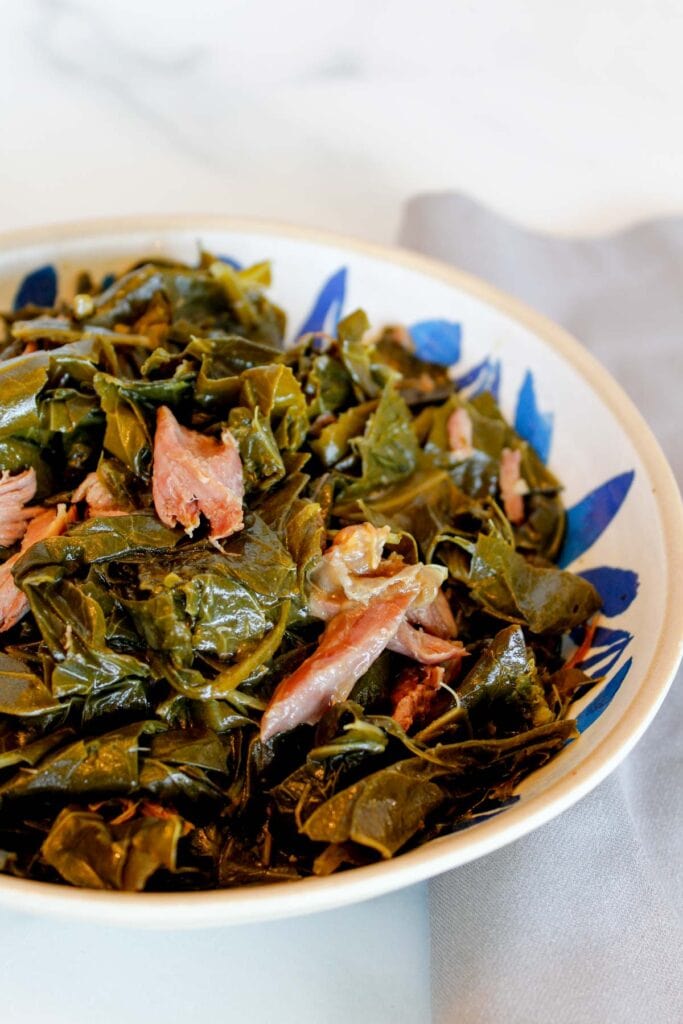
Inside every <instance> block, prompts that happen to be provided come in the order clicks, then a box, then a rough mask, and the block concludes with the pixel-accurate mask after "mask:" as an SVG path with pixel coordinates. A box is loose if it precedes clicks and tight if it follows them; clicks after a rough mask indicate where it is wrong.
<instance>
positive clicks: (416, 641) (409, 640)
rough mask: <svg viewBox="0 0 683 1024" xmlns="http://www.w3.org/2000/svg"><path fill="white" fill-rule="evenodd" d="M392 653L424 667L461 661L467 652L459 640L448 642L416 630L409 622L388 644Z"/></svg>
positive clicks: (404, 623)
mask: <svg viewBox="0 0 683 1024" xmlns="http://www.w3.org/2000/svg"><path fill="white" fill-rule="evenodd" d="M387 647H388V648H389V650H390V651H395V652H396V653H397V654H403V655H405V657H407V658H412V659H413V661H419V662H420V664H422V665H439V664H441V663H442V662H444V661H454V660H455V659H456V658H457V659H458V661H460V660H461V659H462V658H464V657H465V655H466V653H467V652H466V650H465V648H464V647H463V645H462V644H461V642H460V641H459V640H446V639H444V638H443V637H440V636H433V635H432V634H431V633H425V632H424V630H421V629H415V627H414V626H411V625H410V623H409V622H406V621H403V622H402V623H401V625H400V626H399V628H398V629H397V630H396V635H395V636H394V637H393V639H392V640H391V641H390V643H388V644H387Z"/></svg>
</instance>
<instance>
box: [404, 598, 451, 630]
mask: <svg viewBox="0 0 683 1024" xmlns="http://www.w3.org/2000/svg"><path fill="white" fill-rule="evenodd" d="M407 618H408V621H409V622H413V623H415V624H416V625H418V626H422V627H423V629H426V630H427V632H428V633H433V634H434V636H440V637H442V638H443V639H444V640H450V639H451V637H454V636H455V635H456V633H457V632H458V627H457V625H456V623H455V619H454V617H453V612H452V611H451V606H450V605H449V603H448V600H447V598H446V595H445V594H444V592H443V590H439V592H438V593H437V595H436V597H435V598H434V600H433V601H432V603H431V604H428V605H427V606H426V607H419V608H411V609H410V610H409V611H408V616H407Z"/></svg>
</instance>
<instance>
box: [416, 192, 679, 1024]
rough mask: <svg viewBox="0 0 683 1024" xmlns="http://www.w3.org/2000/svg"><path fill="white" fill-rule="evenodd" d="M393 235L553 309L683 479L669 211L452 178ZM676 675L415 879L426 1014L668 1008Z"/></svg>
mask: <svg viewBox="0 0 683 1024" xmlns="http://www.w3.org/2000/svg"><path fill="white" fill-rule="evenodd" d="M400 240H401V243H402V244H403V245H404V246H407V247H409V248H413V249H418V250H420V251H421V252H424V253H427V254H428V255H430V256H436V257H438V258H440V259H442V260H445V261H447V262H449V263H453V264H455V265H456V266H458V267H460V268H461V269H463V270H466V271H469V272H470V273H473V274H477V275H479V276H480V277H483V278H485V279H486V280H488V281H491V282H492V283H493V284H495V285H497V286H499V287H500V288H502V289H504V290H505V291H508V292H511V293H513V294H514V295H516V296H518V297H519V298H521V299H523V300H525V301H526V302H528V303H529V304H530V305H532V306H535V307H536V308H537V309H540V310H541V311H542V312H544V313H546V314H547V315H548V316H550V317H552V318H553V319H554V320H557V321H558V322H559V323H561V324H562V325H563V326H564V327H566V328H567V329H568V330H570V331H571V332H572V333H573V334H575V335H576V336H577V337H578V338H580V339H581V341H582V342H583V343H584V344H585V345H586V346H587V347H588V348H589V349H590V350H591V351H592V352H593V353H594V354H595V355H596V356H597V357H598V358H599V359H600V360H601V362H602V363H603V364H604V365H605V366H607V367H608V369H609V370H610V371H611V372H612V373H613V374H614V376H615V377H616V379H617V380H618V381H619V382H620V383H621V384H622V385H623V387H624V388H625V389H626V391H628V392H629V393H630V394H631V396H632V398H633V399H634V400H635V402H636V404H637V405H638V407H639V408H640V410H641V412H642V413H643V415H644V416H645V419H646V420H647V421H648V422H649V423H650V425H651V426H652V428H653V430H654V432H655V433H656V434H657V435H658V437H659V440H660V442H661V443H662V445H663V447H664V449H665V451H666V453H667V455H668V457H669V459H670V461H671V464H672V466H673V468H674V472H675V473H676V474H677V476H678V479H679V482H680V480H681V479H682V478H683V445H682V444H681V441H682V440H683V431H682V429H681V428H682V426H683V418H682V415H681V397H680V394H681V387H682V386H683V218H672V219H664V220H660V221H655V222H651V223H648V224H642V225H639V226H637V227H634V228H631V229H629V230H626V231H623V232H621V233H619V234H616V235H612V236H610V237H607V238H591V239H581V240H574V239H566V238H555V237H551V236H549V235H542V234H535V233H533V232H530V231H526V230H524V229H523V228H521V227H518V226H516V225H513V224H511V223H510V222H509V221H506V220H504V219H503V218H501V217H499V216H497V215H496V214H494V213H492V212H491V211H489V210H487V209H484V208H482V207H481V206H480V205H478V204H477V203H475V202H473V201H472V200H470V199H467V198H465V197H463V196H460V195H453V194H446V195H429V196H423V197H418V198H416V199H414V200H412V201H411V202H410V203H409V205H408V207H407V210H406V214H405V219H404V223H403V227H402V231H401V239H400ZM682 721H683V677H682V675H681V673H679V677H678V679H677V680H676V681H675V683H674V686H673V688H672V690H671V692H670V694H669V696H668V697H667V699H666V701H665V702H664V705H663V706H662V708H661V710H660V712H659V714H658V716H657V718H656V719H655V722H654V723H653V725H652V726H651V728H650V729H649V731H648V732H647V733H646V735H645V737H644V738H643V739H642V740H641V742H640V743H639V744H638V746H637V747H636V749H635V750H634V751H633V752H632V753H631V754H630V756H629V757H628V758H627V759H626V761H625V762H624V764H623V765H622V766H621V767H620V768H619V769H618V770H617V771H616V772H615V773H614V774H613V775H612V776H611V777H610V778H609V779H607V780H606V781H605V782H604V783H602V785H601V786H599V787H598V789H597V790H596V791H595V792H593V793H592V794H591V795H590V796H588V797H586V798H585V799H584V800H582V801H581V802H580V803H579V804H578V805H577V806H575V807H573V808H571V810H569V811H567V812H566V813H565V814H563V815H562V816H561V817H559V818H557V819H555V820H554V821H552V822H550V823H549V824H547V825H545V826H544V827H542V828H540V829H538V830H537V831H536V832H534V833H532V834H531V835H529V836H526V837H525V838H523V839H520V840H518V841H517V842H516V843H513V844H512V845H510V846H507V847H505V848H504V849H502V850H499V851H497V852H496V853H493V854H491V855H490V856H488V857H485V858H484V859H482V860H479V861H475V862H474V863H472V864H469V865H466V866H465V867H462V868H458V869H457V870H456V871H453V872H450V873H449V874H446V875H442V876H441V877H440V878H437V879H436V880H435V881H433V882H432V883H431V884H430V915H431V942H432V1003H433V1018H434V1024H455V1022H457V1024H549V1022H550V1021H552V1022H553V1024H593V1022H595V1024H618V1022H619V1024H621V1022H622V1021H628V1022H629V1024H680V1022H681V1021H683V985H682V980H681V979H682V977H683V974H682V969H681V963H682V956H681V953H682V950H683V856H682V853H683V813H682V812H683V771H681V767H682V765H681V762H682V761H683V757H682V749H681V748H682V745H683V744H682V733H681V722H682Z"/></svg>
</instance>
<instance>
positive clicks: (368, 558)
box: [309, 523, 464, 664]
mask: <svg viewBox="0 0 683 1024" xmlns="http://www.w3.org/2000/svg"><path fill="white" fill-rule="evenodd" d="M389 534H390V530H389V527H386V526H383V527H375V526H373V525H372V524H371V523H359V524H357V525H354V526H347V527H344V529H342V530H340V531H339V533H338V534H337V536H336V537H335V539H334V541H333V543H332V545H331V547H330V548H328V550H327V551H326V552H325V554H324V555H323V557H322V559H321V560H320V563H319V564H318V566H317V567H316V569H315V570H314V572H313V573H312V574H311V591H310V596H309V611H310V613H311V614H312V615H314V616H315V617H316V618H320V619H323V620H324V621H329V620H330V619H331V618H332V617H333V616H334V615H337V614H339V612H340V611H343V610H346V609H349V608H351V607H353V605H354V603H361V604H366V603H367V602H368V601H369V600H370V599H371V598H373V597H376V596H378V595H380V594H381V593H383V592H385V591H387V590H389V589H391V590H392V591H395V590H396V589H397V588H399V587H410V588H411V589H414V593H415V597H414V599H413V601H412V603H411V605H410V607H409V608H408V610H407V612H406V616H405V618H406V621H404V622H402V623H401V625H400V626H399V629H398V630H397V633H396V635H395V636H394V637H393V639H392V640H391V641H390V642H389V644H388V645H387V646H388V647H389V649H390V650H392V651H396V652H398V653H399V654H404V655H406V656H407V657H410V658H413V659H414V660H416V661H420V662H422V663H423V664H434V663H437V662H441V661H448V660H451V659H454V658H460V657H462V656H463V654H464V649H463V647H462V644H460V643H459V642H457V641H454V640H452V637H453V636H454V635H455V633H456V625H455V620H454V618H453V613H452V612H451V609H450V606H449V604H448V601H447V600H446V596H445V595H444V593H443V592H442V590H441V585H442V583H443V581H444V578H445V577H446V575H447V573H446V570H445V568H443V567H442V566H437V565H424V564H423V563H421V562H418V563H416V564H414V565H406V564H405V563H404V562H403V559H402V558H400V556H398V555H395V554H394V555H390V556H389V558H385V559H382V549H383V547H384V544H385V543H386V541H387V539H388V537H389ZM412 624H415V625H418V626H422V627H423V629H415V628H414V625H412ZM423 630H424V631H423Z"/></svg>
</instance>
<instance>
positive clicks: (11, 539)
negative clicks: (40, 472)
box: [0, 468, 39, 548]
mask: <svg viewBox="0 0 683 1024" xmlns="http://www.w3.org/2000/svg"><path fill="white" fill-rule="evenodd" d="M35 493H36V471H35V469H33V468H31V469H26V470H24V472H23V473H17V475H16V476H10V474H9V473H8V472H6V471H5V472H3V473H2V474H0V547H3V548H9V547H11V546H12V544H16V542H17V541H18V540H21V538H22V537H23V536H24V534H25V532H26V527H27V526H28V523H29V520H30V519H32V518H33V516H35V514H36V511H39V510H36V509H35V508H25V507H24V506H25V505H26V504H27V503H28V502H29V501H31V500H32V499H33V498H34V496H35Z"/></svg>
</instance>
